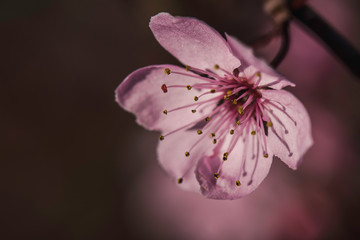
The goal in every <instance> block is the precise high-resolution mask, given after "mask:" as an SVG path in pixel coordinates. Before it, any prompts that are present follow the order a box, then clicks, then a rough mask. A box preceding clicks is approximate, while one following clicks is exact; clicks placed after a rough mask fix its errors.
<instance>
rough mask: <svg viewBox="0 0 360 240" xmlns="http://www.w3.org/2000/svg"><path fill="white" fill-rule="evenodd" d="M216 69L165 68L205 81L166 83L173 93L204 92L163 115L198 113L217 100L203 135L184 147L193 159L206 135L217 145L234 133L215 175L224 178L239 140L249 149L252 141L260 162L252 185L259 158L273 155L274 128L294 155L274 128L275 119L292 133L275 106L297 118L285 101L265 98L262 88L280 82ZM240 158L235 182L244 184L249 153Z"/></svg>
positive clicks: (200, 132) (255, 157) (199, 131)
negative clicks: (265, 81) (270, 145)
mask: <svg viewBox="0 0 360 240" xmlns="http://www.w3.org/2000/svg"><path fill="white" fill-rule="evenodd" d="M214 69H215V70H216V71H212V70H205V71H204V70H201V69H197V68H193V67H190V66H186V67H185V70H186V71H189V73H186V72H183V71H179V72H176V71H172V70H170V69H169V68H165V69H164V72H165V74H167V75H170V74H179V75H183V76H188V77H190V78H197V79H199V80H201V81H199V82H200V83H195V84H193V85H190V84H187V85H186V84H184V85H171V83H170V84H165V83H164V84H163V85H162V86H161V90H162V91H163V93H167V94H169V93H168V91H169V89H171V88H183V89H184V90H186V91H190V90H194V89H195V90H198V91H202V93H201V94H200V95H196V96H194V102H195V103H194V104H189V105H184V106H179V107H177V108H176V109H164V110H163V114H165V115H168V114H171V112H174V111H178V110H181V109H187V108H189V109H190V110H191V112H192V113H193V114H197V112H198V111H199V110H201V109H203V108H205V106H207V104H214V103H216V104H214V105H216V107H214V109H213V111H212V112H211V113H210V114H209V115H208V116H206V117H205V118H204V124H203V127H202V129H197V130H195V131H196V134H197V135H198V136H199V140H198V141H196V142H195V144H194V145H193V146H192V147H191V148H190V149H184V152H185V157H186V158H190V159H191V152H192V151H193V150H194V149H195V148H196V146H197V145H198V144H199V143H200V142H201V140H203V139H204V138H209V137H210V140H211V141H212V143H213V144H219V142H221V141H224V139H225V137H226V136H228V134H230V135H231V136H232V139H231V141H230V143H229V144H228V146H227V150H226V152H224V153H223V157H222V161H221V163H220V166H219V168H218V170H217V171H216V172H214V173H213V177H214V178H215V179H219V178H221V170H222V166H223V164H224V163H225V162H226V161H231V160H233V159H231V153H232V152H233V150H234V148H235V145H236V143H237V142H238V141H239V140H240V139H241V138H242V139H243V142H244V144H245V148H246V147H247V145H248V144H249V143H248V142H250V141H251V142H252V149H251V150H252V157H251V159H252V160H254V161H256V162H255V164H254V168H253V169H250V170H249V171H250V172H251V175H250V180H249V181H248V182H247V184H248V185H250V184H252V181H253V176H254V173H255V171H256V167H257V165H258V164H257V163H258V161H261V159H259V158H260V155H261V156H262V157H263V158H264V159H263V160H266V158H268V157H269V153H268V146H267V136H268V131H269V130H270V129H271V131H272V133H273V134H274V135H275V136H276V137H277V138H278V139H279V140H280V142H281V143H282V144H283V145H284V146H285V148H286V149H287V150H288V152H289V157H291V156H292V152H291V150H290V148H289V146H288V144H287V142H286V141H285V139H284V138H283V137H281V136H280V135H279V133H277V132H276V130H275V129H274V128H273V124H274V122H273V121H275V122H276V124H279V125H280V126H281V128H282V129H283V130H284V133H285V134H287V133H288V130H287V129H286V127H285V125H284V124H283V123H282V121H281V120H280V119H279V117H278V116H277V114H275V113H274V111H272V110H271V109H274V108H275V109H277V110H279V111H280V112H282V113H283V114H285V115H286V116H287V117H288V118H289V119H290V120H291V121H293V123H294V124H295V125H296V122H295V121H294V120H293V119H292V118H291V116H289V115H288V114H287V112H286V108H285V107H284V106H283V105H281V103H279V102H273V101H270V100H267V99H264V98H263V97H262V94H261V91H262V90H263V89H269V86H271V85H273V84H276V83H277V82H272V83H269V84H266V85H260V81H261V77H262V76H261V73H259V72H257V73H255V74H254V75H253V76H248V77H243V76H239V71H238V69H235V70H234V71H233V72H232V73H230V72H228V71H226V70H225V69H223V68H221V67H220V66H219V65H215V66H214ZM170 94H171V93H170ZM209 94H213V95H214V96H213V97H211V98H207V100H203V101H202V97H203V96H205V95H209ZM195 125H196V123H192V124H190V125H187V126H184V127H181V128H179V129H175V130H174V131H171V132H170V133H168V134H164V135H161V136H160V140H164V139H165V138H166V137H167V136H169V135H170V134H172V133H174V132H177V131H180V130H183V129H185V128H188V129H190V128H192V127H193V126H195ZM255 148H256V149H255ZM245 151H246V150H245ZM260 151H262V154H260ZM240 160H241V161H239V163H240V164H241V167H240V169H241V170H240V172H239V173H238V176H234V179H235V181H234V184H235V185H236V186H238V187H240V186H241V182H240V178H241V177H245V176H247V174H248V169H247V166H246V161H248V160H249V159H246V153H244V154H243V159H240ZM190 169H191V167H189V169H188V170H187V171H185V172H184V173H183V175H182V176H181V177H179V178H178V180H177V182H178V183H179V184H180V183H182V182H183V181H184V177H185V175H186V174H187V173H188V171H189V170H190Z"/></svg>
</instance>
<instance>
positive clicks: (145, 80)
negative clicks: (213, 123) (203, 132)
mask: <svg viewBox="0 0 360 240" xmlns="http://www.w3.org/2000/svg"><path fill="white" fill-rule="evenodd" d="M165 68H169V69H171V70H172V71H176V72H181V73H186V74H191V75H194V76H195V74H192V73H191V72H188V71H185V69H183V68H180V67H177V66H173V65H153V66H148V67H144V68H140V69H138V70H136V71H134V72H133V73H131V74H130V75H129V76H128V77H127V78H126V79H125V80H124V81H123V82H122V83H121V84H120V85H119V86H118V88H117V89H116V91H115V95H116V101H117V102H118V103H119V105H120V106H122V107H123V108H124V109H126V110H127V111H129V112H132V113H134V114H135V115H136V117H137V119H136V120H137V122H138V123H139V124H140V125H142V126H144V127H145V128H147V129H149V130H159V131H164V132H165V133H166V132H168V131H171V130H175V129H177V128H179V127H181V126H184V125H186V124H188V123H190V122H192V121H195V120H198V119H202V118H203V117H204V116H205V115H206V114H207V111H206V110H207V109H205V110H204V111H203V112H200V111H198V112H196V114H194V113H192V112H191V109H192V108H194V107H187V108H184V109H181V110H178V111H174V112H171V113H168V114H167V115H165V114H163V111H164V110H165V109H167V110H168V111H169V110H171V109H174V108H177V107H181V106H185V105H188V104H193V103H194V102H195V101H194V96H195V95H199V94H200V93H201V91H198V90H196V89H191V90H190V91H189V90H187V89H186V85H188V84H189V85H193V84H194V83H197V82H199V81H200V80H199V79H197V78H193V77H188V76H183V75H179V74H176V73H171V74H170V75H166V74H165V73H164V69H165ZM164 83H165V84H166V85H168V86H170V85H184V87H183V88H170V87H169V88H168V92H167V93H164V92H163V91H162V90H161V86H162V85H163V84H164ZM208 96H209V95H208ZM208 96H204V97H203V98H202V100H204V101H205V100H206V99H208ZM213 96H214V95H212V97H213ZM199 102H200V100H199ZM214 106H216V102H214ZM209 111H210V109H209Z"/></svg>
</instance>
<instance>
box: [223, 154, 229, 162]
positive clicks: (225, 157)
mask: <svg viewBox="0 0 360 240" xmlns="http://www.w3.org/2000/svg"><path fill="white" fill-rule="evenodd" d="M228 156H229V153H228V152H226V153H224V155H223V161H226V160H227V158H228Z"/></svg>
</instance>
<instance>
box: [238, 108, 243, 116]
mask: <svg viewBox="0 0 360 240" xmlns="http://www.w3.org/2000/svg"><path fill="white" fill-rule="evenodd" d="M238 113H239V114H240V115H241V114H244V109H243V107H242V106H238Z"/></svg>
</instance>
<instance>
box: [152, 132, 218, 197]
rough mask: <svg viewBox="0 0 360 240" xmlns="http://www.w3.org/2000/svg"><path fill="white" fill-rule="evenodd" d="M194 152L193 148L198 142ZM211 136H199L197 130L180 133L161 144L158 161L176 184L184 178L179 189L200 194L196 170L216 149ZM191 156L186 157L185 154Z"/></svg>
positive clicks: (167, 138)
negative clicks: (199, 162)
mask: <svg viewBox="0 0 360 240" xmlns="http://www.w3.org/2000/svg"><path fill="white" fill-rule="evenodd" d="M199 140H200V142H199V143H198V144H197V145H196V147H195V148H194V149H193V150H190V149H191V147H192V146H193V145H194V144H195V143H196V142H197V141H199ZM211 140H212V139H211V138H210V136H209V135H206V136H205V135H198V134H197V133H196V131H195V130H192V131H186V130H183V131H179V132H176V133H174V134H172V135H170V136H168V137H166V138H165V139H164V140H163V141H160V142H159V145H158V159H159V162H160V164H161V165H162V167H163V168H164V169H165V171H166V172H167V173H168V174H169V175H170V176H171V177H172V178H173V179H174V182H175V181H176V180H177V179H179V178H183V182H182V183H181V184H179V187H181V188H183V189H185V190H188V191H193V192H200V186H199V183H198V181H197V180H196V178H195V174H194V169H195V166H196V165H197V162H198V161H199V160H200V159H203V158H205V157H206V156H210V155H211V154H212V152H213V149H214V144H213V143H212V142H211ZM187 151H189V152H190V156H188V157H186V156H185V152H187Z"/></svg>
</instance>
